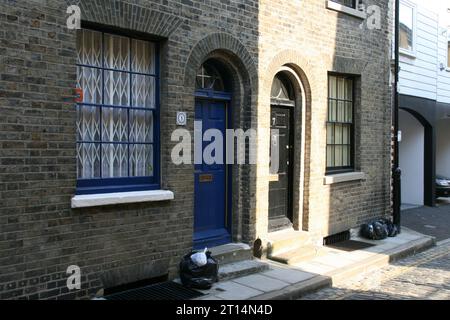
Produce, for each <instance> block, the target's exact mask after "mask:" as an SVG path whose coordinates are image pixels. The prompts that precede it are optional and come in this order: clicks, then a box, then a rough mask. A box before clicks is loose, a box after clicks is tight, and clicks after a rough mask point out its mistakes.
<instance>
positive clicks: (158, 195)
mask: <svg viewBox="0 0 450 320" xmlns="http://www.w3.org/2000/svg"><path fill="white" fill-rule="evenodd" d="M173 198H174V196H173V192H172V191H169V190H149V191H131V192H115V193H97V194H83V195H76V196H74V197H72V204H71V205H72V208H85V207H96V206H105V205H111V204H122V203H136V202H150V201H163V200H172V199H173Z"/></svg>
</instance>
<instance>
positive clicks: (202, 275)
mask: <svg viewBox="0 0 450 320" xmlns="http://www.w3.org/2000/svg"><path fill="white" fill-rule="evenodd" d="M196 253H198V252H191V253H189V254H187V255H185V256H184V257H183V258H182V259H181V262H180V279H181V283H183V285H184V286H186V287H190V288H195V289H209V288H211V286H212V285H213V284H214V283H215V282H217V281H218V274H219V264H218V263H217V261H216V260H215V259H214V258H213V257H212V256H211V252H209V251H206V252H205V251H203V252H201V253H203V254H204V255H205V256H206V264H204V265H202V266H198V265H197V264H196V263H195V262H194V261H193V260H192V256H193V255H195V254H196Z"/></svg>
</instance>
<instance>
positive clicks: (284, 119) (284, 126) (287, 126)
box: [269, 105, 294, 231]
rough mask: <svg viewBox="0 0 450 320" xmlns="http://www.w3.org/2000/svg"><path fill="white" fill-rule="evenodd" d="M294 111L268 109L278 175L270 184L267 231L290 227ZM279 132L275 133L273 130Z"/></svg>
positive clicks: (290, 109) (284, 108) (271, 145)
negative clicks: (277, 162) (277, 161)
mask: <svg viewBox="0 0 450 320" xmlns="http://www.w3.org/2000/svg"><path fill="white" fill-rule="evenodd" d="M292 122H293V108H292V107H283V106H275V105H272V106H271V124H270V131H271V143H270V148H271V154H272V150H274V148H278V150H279V151H278V152H279V165H278V172H272V173H271V181H270V182H269V230H270V231H274V230H278V229H283V228H286V227H289V226H292V222H291V221H292V180H293V179H292V177H293V170H292V168H293V151H294V149H293V147H294V146H293V126H292ZM274 129H277V130H278V134H276V132H275V131H274Z"/></svg>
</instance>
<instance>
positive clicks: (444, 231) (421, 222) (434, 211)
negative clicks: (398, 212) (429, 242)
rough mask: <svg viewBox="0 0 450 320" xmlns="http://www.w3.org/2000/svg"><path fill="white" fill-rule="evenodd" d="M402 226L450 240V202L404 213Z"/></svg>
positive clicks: (439, 238) (442, 202) (439, 201)
mask: <svg viewBox="0 0 450 320" xmlns="http://www.w3.org/2000/svg"><path fill="white" fill-rule="evenodd" d="M402 224H403V225H404V226H406V227H408V228H410V229H412V230H415V231H418V232H420V233H423V234H426V235H429V236H432V237H436V239H437V240H444V239H448V238H450V205H449V201H445V200H443V199H439V200H438V206H437V207H434V208H432V207H419V208H414V209H409V210H404V211H402Z"/></svg>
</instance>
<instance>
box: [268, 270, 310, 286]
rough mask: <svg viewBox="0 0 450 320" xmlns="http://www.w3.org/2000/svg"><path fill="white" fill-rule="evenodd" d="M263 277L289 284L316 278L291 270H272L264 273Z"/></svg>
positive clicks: (306, 273) (308, 273)
mask: <svg viewBox="0 0 450 320" xmlns="http://www.w3.org/2000/svg"><path fill="white" fill-rule="evenodd" d="M263 275H265V276H268V277H271V278H275V279H278V280H281V281H284V282H288V283H290V284H292V283H297V282H301V281H305V280H308V279H311V278H312V277H315V276H316V274H314V273H311V272H304V271H299V270H295V269H293V268H290V269H286V268H274V269H273V270H270V271H266V272H264V273H263Z"/></svg>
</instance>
